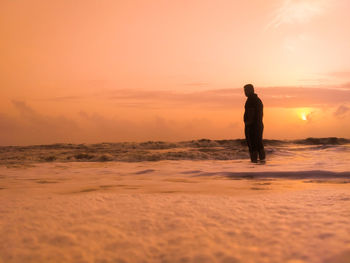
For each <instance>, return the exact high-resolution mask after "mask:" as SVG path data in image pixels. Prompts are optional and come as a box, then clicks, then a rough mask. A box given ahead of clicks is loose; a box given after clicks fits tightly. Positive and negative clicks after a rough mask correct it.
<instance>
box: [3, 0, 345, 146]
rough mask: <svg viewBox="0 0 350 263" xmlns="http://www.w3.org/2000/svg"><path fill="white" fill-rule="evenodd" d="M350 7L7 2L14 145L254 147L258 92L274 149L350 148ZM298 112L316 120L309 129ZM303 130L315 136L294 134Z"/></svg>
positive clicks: (6, 106)
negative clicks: (250, 115)
mask: <svg viewBox="0 0 350 263" xmlns="http://www.w3.org/2000/svg"><path fill="white" fill-rule="evenodd" d="M349 9H350V2H349V1H346V0H339V1H330V0H322V1H316V0H278V1H276V0H268V1H258V0H253V1H247V2H242V1H228V0H223V1H219V2H217V1H205V2H198V1H171V2H169V1H168V2H164V1H157V0H151V1H90V0H88V1H82V0H78V1H74V2H71V1H66V0H63V1H55V2H52V1H43V0H36V1H35V3H33V2H31V1H24V0H18V1H1V3H0V15H1V22H0V33H1V35H0V36H1V41H0V47H1V49H0V50H1V51H0V52H1V58H2V59H1V61H0V72H1V80H0V82H1V96H0V102H1V103H0V123H1V125H2V126H1V127H3V128H2V136H1V139H0V144H2V145H12V144H36V143H55V142H76V143H78V142H101V141H125V140H126V141H130V140H131V141H142V140H171V141H176V140H186V139H193V138H212V139H215V138H216V139H220V138H242V137H244V133H243V123H242V114H243V106H244V102H245V96H244V94H243V91H242V87H243V85H244V84H246V83H253V84H254V85H255V87H256V92H257V93H258V95H259V97H260V98H261V99H262V100H263V103H264V107H265V112H266V114H265V116H264V122H265V123H266V124H268V125H265V137H266V138H295V137H297V138H299V137H313V136H338V137H348V134H350V110H349V108H350V105H349V101H350V85H349V83H350V52H349V49H348V43H350V31H349V30H348V28H349V26H350V22H349V21H350V20H349V19H348V10H349ZM296 108H313V109H314V113H312V116H311V115H310V116H309V117H308V114H310V113H311V112H305V113H304V115H303V116H301V115H298V116H301V117H299V118H298V119H296V118H295V116H296V115H295V110H294V109H296ZM282 112H283V114H285V115H283V116H281V114H282ZM310 117H312V118H311V119H310ZM300 118H301V119H304V120H305V119H307V120H308V124H309V125H308V126H307V127H306V126H305V125H304V126H305V127H303V129H304V130H301V129H300V134H296V133H295V132H291V131H293V130H295V129H294V127H295V126H296V125H299V122H298V121H300ZM310 120H311V121H310ZM281 121H283V123H281ZM38 131H40V133H39V132H38ZM282 134H283V136H282Z"/></svg>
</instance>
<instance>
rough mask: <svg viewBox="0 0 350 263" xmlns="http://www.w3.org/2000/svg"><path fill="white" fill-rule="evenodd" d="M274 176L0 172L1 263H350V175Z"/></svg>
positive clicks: (192, 165)
mask: <svg viewBox="0 0 350 263" xmlns="http://www.w3.org/2000/svg"><path fill="white" fill-rule="evenodd" d="M237 167H238V168H240V170H244V169H243V168H244V167H245V168H246V170H244V171H241V172H240V171H237V169H238V168H237ZM274 167H275V166H273V165H271V166H269V165H268V164H266V165H265V166H262V165H252V164H250V163H249V162H248V161H247V160H237V161H217V160H207V161H184V160H182V161H169V160H166V161H159V162H138V163H127V162H98V163H96V162H90V163H89V162H75V163H74V162H67V163H59V162H54V163H35V164H27V165H11V166H2V167H1V168H0V189H1V190H0V226H1V227H0V244H1V245H0V262H293V263H295V262H339V263H340V262H349V261H350V173H348V172H346V171H345V172H344V171H343V172H339V171H337V172H334V171H333V172H322V171H321V172H320V171H309V172H304V173H303V172H284V173H282V174H280V173H279V172H276V168H274Z"/></svg>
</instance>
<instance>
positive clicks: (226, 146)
mask: <svg viewBox="0 0 350 263" xmlns="http://www.w3.org/2000/svg"><path fill="white" fill-rule="evenodd" d="M349 143H350V140H348V139H344V138H335V137H330V138H307V139H304V140H295V141H287V140H285V141H283V140H264V145H265V150H266V153H267V154H268V155H270V156H277V155H278V156H294V155H295V154H297V153H300V152H307V151H309V152H311V151H338V152H346V151H350V148H349V147H348V146H347V144H349ZM248 158H249V154H248V148H247V145H246V142H245V140H244V139H234V140H210V139H200V140H191V141H182V142H163V141H147V142H140V143H138V142H120V143H97V144H68V143H57V144H51V145H31V146H2V147H0V164H9V163H31V162H107V161H122V162H141V161H161V160H240V159H248Z"/></svg>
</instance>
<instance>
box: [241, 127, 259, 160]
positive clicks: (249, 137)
mask: <svg viewBox="0 0 350 263" xmlns="http://www.w3.org/2000/svg"><path fill="white" fill-rule="evenodd" d="M244 131H245V138H246V142H247V145H248V148H249V155H250V160H251V161H252V162H253V163H256V162H257V161H258V151H257V147H256V133H255V130H254V128H253V127H249V126H246V127H245V130H244Z"/></svg>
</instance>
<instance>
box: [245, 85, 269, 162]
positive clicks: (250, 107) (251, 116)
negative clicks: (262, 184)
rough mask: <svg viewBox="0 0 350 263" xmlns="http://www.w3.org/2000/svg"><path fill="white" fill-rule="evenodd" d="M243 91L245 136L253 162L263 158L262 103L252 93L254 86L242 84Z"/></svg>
mask: <svg viewBox="0 0 350 263" xmlns="http://www.w3.org/2000/svg"><path fill="white" fill-rule="evenodd" d="M244 93H245V95H246V96H247V101H246V103H245V106H244V107H245V112H244V124H245V129H244V132H245V138H246V141H247V144H248V147H249V154H250V160H251V161H252V162H253V163H256V162H258V155H259V159H260V161H263V160H265V151H264V145H263V142H262V134H263V130H264V124H263V104H262V102H261V100H260V99H259V98H258V96H257V95H256V94H255V93H254V86H253V85H252V84H247V85H245V86H244Z"/></svg>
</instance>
